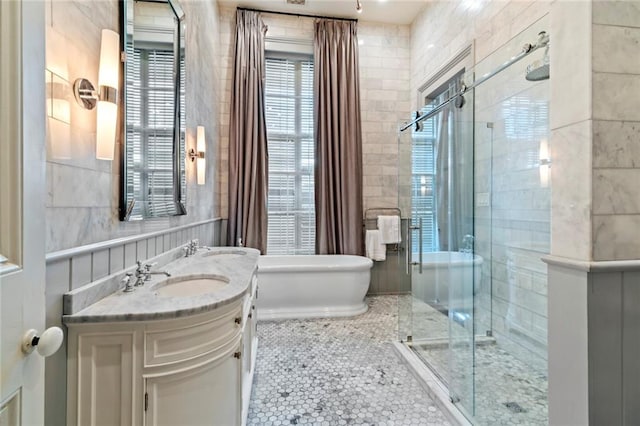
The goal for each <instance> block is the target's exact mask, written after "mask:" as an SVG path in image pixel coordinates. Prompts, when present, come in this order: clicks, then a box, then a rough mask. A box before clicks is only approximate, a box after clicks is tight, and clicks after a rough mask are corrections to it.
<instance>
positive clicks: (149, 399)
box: [145, 354, 242, 426]
mask: <svg viewBox="0 0 640 426" xmlns="http://www.w3.org/2000/svg"><path fill="white" fill-rule="evenodd" d="M237 356H238V357H236V354H230V355H227V356H225V357H224V358H222V359H218V360H215V361H213V362H209V363H206V364H204V365H201V366H198V367H195V368H190V369H187V370H178V371H176V372H174V373H171V372H168V373H167V374H163V375H159V376H155V377H146V378H145V390H146V395H145V400H146V403H145V405H146V406H145V425H147V426H151V425H153V426H156V425H167V426H175V425H184V426H187V425H212V426H236V425H239V424H240V415H241V396H240V392H241V388H240V386H241V379H240V378H241V375H242V362H241V359H240V358H239V354H237Z"/></svg>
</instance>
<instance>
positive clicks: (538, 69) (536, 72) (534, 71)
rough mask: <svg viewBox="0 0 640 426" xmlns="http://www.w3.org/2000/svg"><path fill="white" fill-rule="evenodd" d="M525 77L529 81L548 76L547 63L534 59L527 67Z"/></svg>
mask: <svg viewBox="0 0 640 426" xmlns="http://www.w3.org/2000/svg"><path fill="white" fill-rule="evenodd" d="M525 78H526V79H527V80H529V81H540V80H546V79H548V78H549V63H545V62H544V61H535V62H533V63H532V64H531V65H529V66H528V67H527V74H526V76H525Z"/></svg>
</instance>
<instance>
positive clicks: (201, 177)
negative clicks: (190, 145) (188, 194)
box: [196, 126, 207, 185]
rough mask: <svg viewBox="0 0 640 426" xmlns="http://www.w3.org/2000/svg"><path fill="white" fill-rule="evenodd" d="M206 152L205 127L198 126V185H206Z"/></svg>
mask: <svg viewBox="0 0 640 426" xmlns="http://www.w3.org/2000/svg"><path fill="white" fill-rule="evenodd" d="M205 150H206V143H205V139H204V126H198V128H197V132H196V151H197V153H198V154H197V155H198V156H197V158H196V170H197V174H198V176H197V181H198V185H204V181H205V170H206V167H207V163H206V160H205V158H204V153H205Z"/></svg>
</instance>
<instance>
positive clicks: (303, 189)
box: [265, 56, 315, 254]
mask: <svg viewBox="0 0 640 426" xmlns="http://www.w3.org/2000/svg"><path fill="white" fill-rule="evenodd" d="M265 106H266V121H267V139H268V149H269V195H268V235H267V253H268V254H313V253H314V252H315V207H314V179H313V167H314V140H313V121H314V117H313V60H312V59H311V58H309V57H307V56H304V57H279V56H267V58H266V79H265Z"/></svg>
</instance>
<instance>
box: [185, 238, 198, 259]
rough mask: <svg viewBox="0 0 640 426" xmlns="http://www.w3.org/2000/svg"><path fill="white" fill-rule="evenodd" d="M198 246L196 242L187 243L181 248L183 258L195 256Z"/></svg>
mask: <svg viewBox="0 0 640 426" xmlns="http://www.w3.org/2000/svg"><path fill="white" fill-rule="evenodd" d="M198 244H200V242H199V241H198V240H191V241H189V242H188V243H187V245H186V246H184V247H183V248H182V251H183V252H184V257H189V256H193V255H194V254H196V252H197V251H198Z"/></svg>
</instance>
